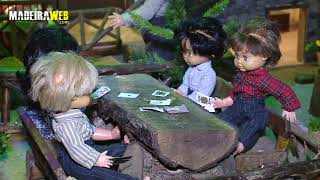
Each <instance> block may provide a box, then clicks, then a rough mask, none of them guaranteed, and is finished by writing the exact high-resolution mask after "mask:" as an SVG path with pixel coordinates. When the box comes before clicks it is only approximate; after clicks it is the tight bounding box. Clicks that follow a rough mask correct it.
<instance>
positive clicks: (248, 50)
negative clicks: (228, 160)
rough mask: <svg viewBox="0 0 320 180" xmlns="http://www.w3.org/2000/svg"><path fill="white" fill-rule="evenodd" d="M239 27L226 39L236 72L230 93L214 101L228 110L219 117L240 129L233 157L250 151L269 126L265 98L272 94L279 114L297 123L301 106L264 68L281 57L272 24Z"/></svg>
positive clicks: (257, 23)
mask: <svg viewBox="0 0 320 180" xmlns="http://www.w3.org/2000/svg"><path fill="white" fill-rule="evenodd" d="M253 22H254V23H251V24H247V26H244V27H242V28H240V30H239V31H238V32H237V33H235V34H234V35H233V36H232V37H231V38H230V39H229V40H228V45H229V46H230V47H231V48H232V49H233V50H234V52H235V57H234V65H235V66H236V68H237V73H236V75H235V77H234V81H233V90H232V92H231V94H230V96H228V97H227V98H224V99H219V98H215V99H214V100H213V101H212V104H213V105H214V107H215V108H224V107H227V108H226V110H225V111H223V112H222V113H221V114H219V117H220V118H221V119H223V120H225V121H227V122H229V123H231V124H233V125H235V126H237V127H240V142H239V144H238V147H237V149H236V151H235V152H234V155H236V154H239V153H241V152H242V151H247V150H249V149H250V148H251V147H252V146H253V145H254V144H255V143H256V142H257V141H258V138H259V135H260V134H261V133H262V132H263V130H264V128H265V127H266V126H267V125H268V119H269V112H268V110H267V109H266V107H265V103H264V99H265V98H264V95H265V94H266V93H268V94H270V95H273V96H274V97H275V98H276V99H277V100H278V101H280V102H281V104H282V109H283V113H282V115H283V116H284V117H285V118H287V119H288V120H289V121H291V122H293V121H296V114H295V110H297V109H298V108H299V107H300V102H299V99H298V98H297V96H296V94H295V93H294V91H293V90H292V89H291V88H290V87H289V86H288V85H286V84H284V83H283V82H281V81H279V80H277V79H274V78H273V77H272V76H271V74H270V73H269V72H268V71H267V69H266V66H267V65H271V66H273V65H276V64H277V62H278V61H279V59H280V57H281V52H280V49H279V44H280V32H279V30H278V28H277V27H276V25H275V24H273V23H271V22H269V21H266V20H262V21H261V20H258V21H253Z"/></svg>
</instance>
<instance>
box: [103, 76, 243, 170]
mask: <svg viewBox="0 0 320 180" xmlns="http://www.w3.org/2000/svg"><path fill="white" fill-rule="evenodd" d="M99 85H107V86H109V87H110V88H111V92H109V93H108V94H107V95H105V96H103V97H102V98H100V99H99V102H98V115H99V116H100V117H102V118H106V117H112V118H113V119H114V120H115V121H116V122H117V123H118V125H119V126H120V128H121V129H123V130H124V131H126V133H129V134H131V135H132V136H134V137H135V138H136V139H137V140H139V141H140V142H141V144H142V145H143V146H144V147H145V148H146V149H147V150H148V151H149V152H151V153H152V154H153V155H154V156H155V157H156V158H157V159H159V160H160V161H161V162H162V163H163V164H164V165H165V166H167V167H168V168H172V169H176V168H187V169H190V170H195V171H203V170H206V169H209V168H211V167H212V166H214V165H216V163H217V162H219V161H220V160H221V159H223V158H224V157H226V156H228V155H229V154H230V153H231V151H232V150H233V149H234V147H235V145H236V144H237V142H238V133H237V131H236V130H235V129H234V128H233V127H231V126H229V125H228V124H226V123H225V122H223V121H221V120H219V119H218V118H216V117H215V116H214V115H213V114H210V113H208V112H207V111H205V110H204V109H202V108H201V107H200V106H198V105H197V104H195V103H193V102H192V101H191V100H189V99H187V98H185V97H183V96H180V95H177V94H175V93H174V92H173V91H172V90H171V89H170V88H169V87H167V86H164V85H162V84H161V83H160V82H159V81H157V80H156V79H154V78H152V77H151V76H149V75H145V74H131V75H118V76H100V78H99ZM157 89H158V90H164V91H169V92H170V94H169V95H168V96H167V97H164V98H163V97H162V98H161V97H155V96H152V95H151V94H152V93H153V92H154V91H155V90H157ZM120 92H130V93H138V94H140V95H139V96H138V97H137V98H136V99H128V98H119V97H117V96H118V94H119V93H120ZM167 98H171V99H173V101H172V103H171V106H176V105H182V104H185V105H186V106H187V108H188V109H189V111H190V112H189V113H185V114H168V113H160V112H151V111H149V112H141V111H140V110H139V107H143V106H151V105H149V100H151V99H167Z"/></svg>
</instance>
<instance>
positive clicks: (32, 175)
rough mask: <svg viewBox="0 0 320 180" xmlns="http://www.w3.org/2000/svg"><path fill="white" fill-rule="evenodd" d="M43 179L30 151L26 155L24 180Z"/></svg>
mask: <svg viewBox="0 0 320 180" xmlns="http://www.w3.org/2000/svg"><path fill="white" fill-rule="evenodd" d="M35 179H37V180H39V179H45V177H44V176H43V174H42V172H41V171H40V170H39V168H38V167H37V166H36V164H35V160H34V157H33V154H32V152H31V151H28V152H27V154H26V180H35Z"/></svg>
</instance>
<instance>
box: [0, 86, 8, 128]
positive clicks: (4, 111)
mask: <svg viewBox="0 0 320 180" xmlns="http://www.w3.org/2000/svg"><path fill="white" fill-rule="evenodd" d="M2 90H3V102H2V112H1V121H2V122H3V125H4V130H6V128H7V124H8V122H9V120H10V110H9V107H10V104H9V99H10V92H9V88H8V87H6V86H5V87H4V88H3V89H2Z"/></svg>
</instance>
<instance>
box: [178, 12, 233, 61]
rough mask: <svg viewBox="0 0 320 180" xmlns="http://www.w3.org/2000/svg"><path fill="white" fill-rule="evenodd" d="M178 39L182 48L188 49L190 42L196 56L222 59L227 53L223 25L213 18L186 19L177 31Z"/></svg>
mask: <svg viewBox="0 0 320 180" xmlns="http://www.w3.org/2000/svg"><path fill="white" fill-rule="evenodd" d="M175 34H176V39H178V40H179V41H180V42H181V48H182V49H186V48H185V47H186V42H187V41H186V40H189V42H190V45H191V48H192V51H193V53H194V54H197V55H200V56H207V57H210V56H212V55H213V56H214V57H215V58H216V59H220V58H221V57H222V56H223V54H224V53H225V49H226V48H225V39H226V36H227V35H226V33H225V32H224V30H223V28H222V25H221V23H220V22H219V21H218V20H217V19H215V18H212V17H199V18H191V19H186V20H184V21H182V22H181V24H180V28H179V29H178V30H177V32H176V33H175Z"/></svg>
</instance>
